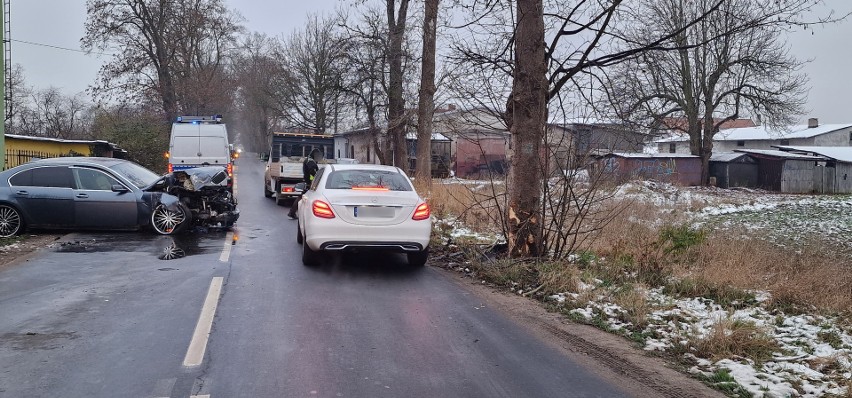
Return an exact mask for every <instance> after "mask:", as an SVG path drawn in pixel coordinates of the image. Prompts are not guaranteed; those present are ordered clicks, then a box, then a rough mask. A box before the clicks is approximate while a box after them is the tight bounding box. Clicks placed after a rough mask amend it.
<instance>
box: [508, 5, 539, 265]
mask: <svg viewBox="0 0 852 398" xmlns="http://www.w3.org/2000/svg"><path fill="white" fill-rule="evenodd" d="M516 7H517V16H518V17H517V18H518V20H517V27H516V30H515V72H514V73H515V74H514V79H513V82H512V101H511V102H510V103H509V106H510V107H511V109H509V110H508V112H507V113H508V114H510V115H511V116H512V124H511V130H510V131H511V133H512V149H513V154H512V162H511V165H512V167H511V170H510V182H511V184H509V186H508V188H509V203H508V214H507V215H506V216H507V217H508V223H507V225H508V229H509V230H508V234H509V236H508V240H509V252H510V255H512V256H513V257H528V256H539V255H541V254H543V253H541V247H542V244H541V243H542V242H541V240H542V235H541V222H542V220H541V208H540V203H541V178H542V171H541V162H540V152H541V151H540V148H541V142H542V139H543V135H544V127H545V121H546V115H547V99H546V95H547V88H548V85H547V80H546V74H547V64H546V58H545V47H544V14H543V12H544V7H543V5H542V0H518V2H517V6H516Z"/></svg>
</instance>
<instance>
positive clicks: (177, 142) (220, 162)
mask: <svg viewBox="0 0 852 398" xmlns="http://www.w3.org/2000/svg"><path fill="white" fill-rule="evenodd" d="M168 157H169V173H171V172H173V171H175V170H183V169H191V168H193V167H201V166H222V167H225V168H227V169H228V175H229V176H233V162H232V158H231V150H230V144H229V143H228V130H227V129H226V128H225V124H224V123H222V117H221V116H218V115H217V116H178V118H177V121H176V122H175V123H173V124H172V136H171V139H170V140H169V154H168Z"/></svg>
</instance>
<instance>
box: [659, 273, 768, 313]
mask: <svg viewBox="0 0 852 398" xmlns="http://www.w3.org/2000/svg"><path fill="white" fill-rule="evenodd" d="M663 293H665V294H668V295H672V296H677V297H703V298H706V299H710V300H713V301H715V302H716V303H717V304H719V305H721V306H722V307H724V308H742V307H744V306H746V305H748V304H753V303H755V297H754V294H753V293H749V292H747V291H745V290H742V289H737V288H735V287H732V286H729V285H720V284H716V283H713V282H710V281H708V280H706V279H704V278H703V277H687V278H680V279H672V280H669V281H668V282H667V283H666V284H665V286H663Z"/></svg>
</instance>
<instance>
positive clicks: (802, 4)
mask: <svg viewBox="0 0 852 398" xmlns="http://www.w3.org/2000/svg"><path fill="white" fill-rule="evenodd" d="M714 3H715V2H714V1H711V0H699V1H693V2H683V1H680V0H663V1H649V2H647V4H646V7H645V8H644V9H643V11H642V12H641V13H640V14H638V17H639V18H641V19H644V20H653V21H657V24H645V25H639V24H636V25H633V26H632V27H631V28H630V29H629V31H628V32H627V33H626V35H625V36H626V37H629V38H632V39H633V40H638V39H639V38H641V37H648V36H650V35H653V36H659V35H660V34H661V32H662V31H679V32H680V33H679V34H677V35H675V36H674V37H672V38H671V39H670V41H669V43H667V44H668V45H670V46H672V47H676V48H678V50H677V51H649V52H646V53H644V54H642V55H641V56H640V57H636V58H634V59H631V60H629V61H628V62H625V63H624V64H622V65H620V66H619V67H618V68H617V69H616V72H615V73H613V74H612V76H613V78H612V79H611V80H610V81H609V84H608V85H607V86H608V87H609V88H610V89H609V91H610V94H611V96H610V98H611V99H612V100H613V101H612V103H613V106H614V107H615V108H616V109H618V110H619V111H620V113H621V115H620V116H622V117H625V118H628V119H633V120H634V121H635V122H638V123H639V124H644V125H650V124H654V123H661V121H662V120H664V118H667V117H675V118H677V119H678V120H683V122H681V123H670V124H669V126H668V128H671V129H677V130H681V131H683V132H684V133H686V135H688V137H689V142H690V151H691V152H692V154H693V155H698V156H700V157H701V160H702V169H701V170H702V172H701V176H702V181H703V182H704V183H707V182H708V181H709V161H710V155H711V153H712V152H713V137H714V136H715V135H716V133H717V132H718V131H719V128H720V126H722V125H723V124H724V123H726V122H728V121H730V120H733V119H737V118H740V117H743V116H752V117H754V116H760V117H761V118H762V120H763V121H764V122H765V123H767V124H770V125H772V126H776V127H780V126H786V125H789V124H791V123H792V122H794V121H795V120H796V118H797V117H798V116H799V115H801V114H803V113H804V105H805V96H806V93H807V83H808V80H807V78H806V76H804V75H803V74H801V73H799V70H800V68H801V66H802V65H803V62H802V61H799V60H797V59H796V58H795V57H794V56H792V55H791V54H790V53H789V49H788V47H787V45H786V43H785V42H784V39H783V35H784V33H785V30H786V28H788V27H789V25H790V24H794V23H796V19H795V18H796V16H797V15H799V14H801V13H803V12H806V11H808V10H809V9H810V7H811V6H812V4H813V1H804V0H802V1H790V0H788V1H778V2H776V1H772V2H768V3H767V4H763V5H764V6H758V5H756V4H755V2H754V1H750V0H727V1H726V2H724V3H723V4H722V5H721V7H720V8H719V10H718V12H714V13H710V14H708V15H707V16H706V17H705V18H702V19H701V20H700V21H699V22H698V23H695V24H692V25H691V26H689V24H690V21H692V20H695V19H696V18H697V17H698V16H700V15H702V14H705V13H706V12H707V10H708V9H710V7H712V6H713V5H714ZM687 26H689V27H688V28H685V27H687ZM732 27H733V28H735V30H732ZM625 105H626V106H625Z"/></svg>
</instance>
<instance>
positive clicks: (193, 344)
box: [183, 276, 224, 367]
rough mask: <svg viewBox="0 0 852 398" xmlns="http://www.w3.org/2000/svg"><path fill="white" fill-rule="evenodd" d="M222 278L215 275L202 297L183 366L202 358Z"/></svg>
mask: <svg viewBox="0 0 852 398" xmlns="http://www.w3.org/2000/svg"><path fill="white" fill-rule="evenodd" d="M223 279H224V278H222V277H221V276H217V277H215V278H213V281H211V282H210V289H209V290H208V291H207V298H206V299H204V306H203V307H201V315H199V317H198V323H197V324H196V325H195V332H194V333H193V334H192V340H191V341H190V342H189V349H187V350H186V356H185V357H184V358H183V366H187V367H191V366H198V365H201V361H203V360H204V351H205V350H206V349H207V340H209V339H210V329H211V328H212V327H213V317H214V316H215V315H216V307H217V306H218V305H219V294H220V293H221V292H222V282H223Z"/></svg>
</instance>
